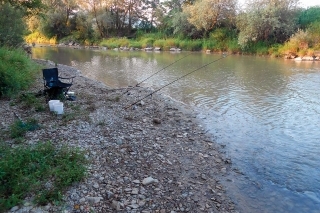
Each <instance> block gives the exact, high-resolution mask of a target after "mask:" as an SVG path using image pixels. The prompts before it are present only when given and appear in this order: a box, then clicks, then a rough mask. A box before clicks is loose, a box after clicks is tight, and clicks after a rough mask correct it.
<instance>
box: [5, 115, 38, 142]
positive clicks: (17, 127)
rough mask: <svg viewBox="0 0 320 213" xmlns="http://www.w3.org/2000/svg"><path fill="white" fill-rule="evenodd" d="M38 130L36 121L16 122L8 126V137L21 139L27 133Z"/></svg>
mask: <svg viewBox="0 0 320 213" xmlns="http://www.w3.org/2000/svg"><path fill="white" fill-rule="evenodd" d="M39 128H40V125H39V124H38V121H37V120H36V119H29V120H27V121H26V122H23V121H20V120H17V121H16V122H14V123H13V124H12V125H11V126H10V136H11V137H12V138H21V137H23V136H24V135H25V134H26V133H27V132H28V131H34V130H37V129H39Z"/></svg>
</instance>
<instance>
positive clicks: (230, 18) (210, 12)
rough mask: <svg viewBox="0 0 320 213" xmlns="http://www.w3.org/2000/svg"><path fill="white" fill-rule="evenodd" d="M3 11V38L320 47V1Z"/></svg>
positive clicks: (288, 50)
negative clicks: (305, 4)
mask: <svg viewBox="0 0 320 213" xmlns="http://www.w3.org/2000/svg"><path fill="white" fill-rule="evenodd" d="M0 10H1V13H0V20H1V21H0V22H1V26H2V27H1V29H0V31H1V32H0V35H1V36H0V45H9V46H16V45H17V44H18V43H19V42H21V41H23V40H24V41H26V42H27V43H29V44H32V43H48V44H57V43H70V42H72V43H73V42H75V43H79V44H81V45H99V46H104V47H108V48H119V47H127V48H129V49H130V48H140V49H143V48H146V47H158V48H161V49H163V50H168V49H170V48H172V47H176V48H180V49H182V50H190V51H199V50H204V51H207V50H208V51H209V50H210V51H228V52H230V53H244V54H258V55H272V56H286V57H287V58H291V57H297V56H300V57H303V56H311V57H312V56H315V55H318V53H319V52H318V51H320V46H319V44H320V7H319V6H315V7H310V8H301V7H300V6H299V1H298V0H289V1H288V0H277V1H265V0H253V1H250V3H248V4H244V5H239V3H238V1H237V0H227V1H219V0H192V1H190V0H186V1H176V0H166V1H143V0H139V1H129V0H118V1H113V0H105V1H91V2H88V1H83V0H73V1H60V0H57V1H46V0H31V1H28V3H26V2H24V1H7V0H4V1H1V6H0ZM12 26H14V27H12Z"/></svg>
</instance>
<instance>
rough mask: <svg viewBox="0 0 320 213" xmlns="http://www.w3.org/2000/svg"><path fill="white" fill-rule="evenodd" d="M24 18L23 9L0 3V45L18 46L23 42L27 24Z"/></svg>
mask: <svg viewBox="0 0 320 213" xmlns="http://www.w3.org/2000/svg"><path fill="white" fill-rule="evenodd" d="M22 18H23V12H22V11H21V10H19V9H15V8H13V7H12V6H11V5H10V4H9V3H5V4H0V26H1V28H0V46H9V47H17V46H19V45H20V44H21V43H22V42H23V35H24V33H25V30H26V25H25V23H24V22H23V19H22Z"/></svg>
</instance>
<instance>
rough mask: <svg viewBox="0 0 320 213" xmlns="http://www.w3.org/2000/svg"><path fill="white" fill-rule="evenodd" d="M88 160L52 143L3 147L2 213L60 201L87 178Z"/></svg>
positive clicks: (0, 171) (0, 176)
mask: <svg viewBox="0 0 320 213" xmlns="http://www.w3.org/2000/svg"><path fill="white" fill-rule="evenodd" d="M85 164H86V160H85V157H84V154H83V153H82V152H81V151H79V150H78V149H73V148H69V147H66V146H64V147H61V148H59V149H57V148H55V147H54V146H53V145H52V144H51V143H50V142H47V143H39V144H37V145H36V146H33V147H31V146H29V147H26V146H25V145H24V146H18V147H16V148H10V147H8V146H6V145H4V144H3V143H2V144H1V145H0V212H3V211H5V210H8V209H10V208H12V207H13V206H16V205H19V204H21V203H22V201H23V199H24V198H25V196H27V195H33V196H34V202H35V204H39V205H45V204H46V203H48V202H53V201H60V200H61V199H62V194H63V191H64V190H65V189H66V187H68V186H70V185H71V184H72V183H74V182H78V181H80V180H82V179H83V177H84V176H85V174H86V167H85Z"/></svg>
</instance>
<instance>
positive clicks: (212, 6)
mask: <svg viewBox="0 0 320 213" xmlns="http://www.w3.org/2000/svg"><path fill="white" fill-rule="evenodd" d="M236 4H237V1H236V0H197V1H196V2H195V3H194V4H190V5H189V4H187V5H186V6H184V7H183V12H185V13H187V14H188V16H189V17H188V21H189V22H190V23H191V24H192V25H194V26H195V27H196V28H197V29H198V30H204V31H205V35H206V34H207V32H208V31H209V30H211V29H213V28H214V27H215V26H217V25H220V24H221V23H223V22H225V20H230V19H233V18H234V17H235V13H236Z"/></svg>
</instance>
